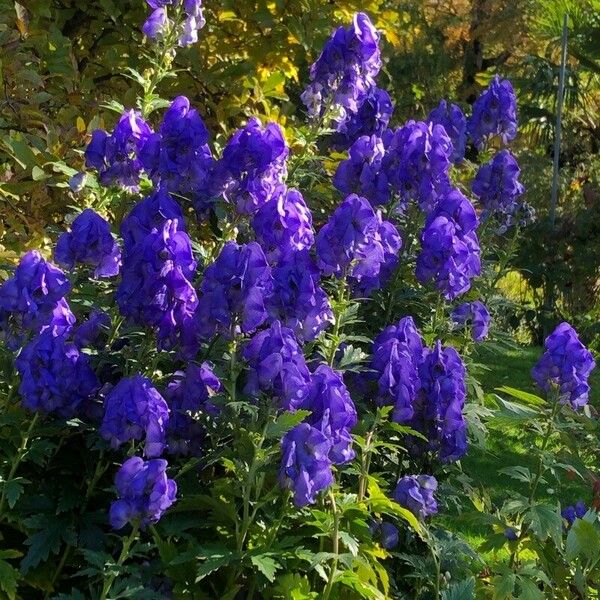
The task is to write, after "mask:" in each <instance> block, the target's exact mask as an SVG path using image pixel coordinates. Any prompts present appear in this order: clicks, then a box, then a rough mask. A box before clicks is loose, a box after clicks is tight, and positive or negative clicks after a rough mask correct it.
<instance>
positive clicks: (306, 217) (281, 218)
mask: <svg viewBox="0 0 600 600" xmlns="http://www.w3.org/2000/svg"><path fill="white" fill-rule="evenodd" d="M252 228H253V229H254V232H255V234H256V240H257V242H258V243H259V244H260V245H261V246H262V247H263V250H264V251H265V254H267V256H269V257H278V256H280V255H281V254H285V253H286V251H288V250H304V249H306V248H310V247H311V246H312V245H313V243H314V241H315V238H314V230H313V226H312V214H311V212H310V210H309V209H308V207H307V206H306V202H304V198H303V197H302V194H301V193H300V192H299V191H298V190H295V189H288V188H286V187H285V186H284V185H279V186H278V187H277V189H276V191H275V192H274V194H273V196H272V197H271V199H270V200H267V202H265V203H264V204H263V205H262V206H261V207H260V208H259V209H258V212H257V213H256V214H255V215H254V218H253V219H252Z"/></svg>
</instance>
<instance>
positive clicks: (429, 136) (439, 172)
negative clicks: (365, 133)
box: [383, 121, 453, 211]
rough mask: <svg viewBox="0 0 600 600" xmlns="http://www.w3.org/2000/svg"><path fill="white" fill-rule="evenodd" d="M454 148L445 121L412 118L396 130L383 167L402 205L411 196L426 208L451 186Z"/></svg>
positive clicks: (406, 202)
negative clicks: (445, 127) (437, 121)
mask: <svg viewBox="0 0 600 600" xmlns="http://www.w3.org/2000/svg"><path fill="white" fill-rule="evenodd" d="M452 152H453V146H452V142H451V141H450V138H449V137H448V134H447V133H446V130H445V129H444V127H443V126H442V125H438V124H434V123H425V122H423V121H408V122H407V123H406V124H405V125H404V126H402V127H400V128H399V129H397V130H396V131H395V132H394V134H393V136H392V137H391V139H390V141H389V142H388V148H387V152H386V156H385V160H384V163H383V168H384V169H385V171H386V173H387V177H388V179H389V181H390V184H391V185H392V188H393V189H394V190H395V191H396V192H397V193H398V194H399V196H400V200H401V201H402V204H401V207H402V208H404V207H406V205H407V204H408V202H409V201H410V200H417V201H418V202H419V205H420V207H421V208H422V209H423V210H425V211H430V210H432V209H433V208H434V207H435V205H436V203H437V200H438V197H439V196H440V194H442V193H443V192H445V191H446V190H447V188H448V187H449V186H450V179H449V176H448V169H449V168H450V158H451V156H452Z"/></svg>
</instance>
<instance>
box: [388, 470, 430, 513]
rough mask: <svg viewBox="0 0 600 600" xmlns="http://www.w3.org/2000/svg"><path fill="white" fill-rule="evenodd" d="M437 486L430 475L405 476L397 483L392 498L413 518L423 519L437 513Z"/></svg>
mask: <svg viewBox="0 0 600 600" xmlns="http://www.w3.org/2000/svg"><path fill="white" fill-rule="evenodd" d="M437 486H438V484H437V480H436V478H435V477H432V476H431V475H406V476H405V477H402V479H400V480H399V481H398V483H397V485H396V488H395V489H394V493H393V497H394V500H395V501H396V502H397V503H398V504H400V506H403V507H404V508H406V509H408V510H410V512H411V513H413V514H414V515H415V517H419V518H420V519H425V518H426V517H430V516H431V515H435V514H436V513H437V510H438V507H437V502H436V500H435V492H436V490H437Z"/></svg>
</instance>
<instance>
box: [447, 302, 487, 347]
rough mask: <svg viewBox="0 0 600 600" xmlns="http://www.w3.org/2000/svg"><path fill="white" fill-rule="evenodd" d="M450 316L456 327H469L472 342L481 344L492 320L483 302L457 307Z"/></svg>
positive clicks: (467, 303)
mask: <svg viewBox="0 0 600 600" xmlns="http://www.w3.org/2000/svg"><path fill="white" fill-rule="evenodd" d="M451 316H452V320H453V321H454V323H456V324H457V325H459V326H463V327H464V326H465V325H468V326H470V327H471V335H472V337H473V341H475V342H481V341H483V340H484V339H485V338H486V337H487V335H488V331H489V329H490V322H491V320H492V318H491V316H490V313H489V311H488V309H487V307H486V305H485V304H484V303H483V302H480V301H479V300H476V301H475V302H465V303H464V304H461V305H460V306H457V307H456V308H455V309H454V310H453V311H452V315H451Z"/></svg>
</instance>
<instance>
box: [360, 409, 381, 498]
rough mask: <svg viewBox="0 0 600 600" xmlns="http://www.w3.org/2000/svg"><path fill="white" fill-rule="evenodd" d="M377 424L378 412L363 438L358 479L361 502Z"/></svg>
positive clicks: (365, 486)
mask: <svg viewBox="0 0 600 600" xmlns="http://www.w3.org/2000/svg"><path fill="white" fill-rule="evenodd" d="M378 425H379V412H377V414H376V415H375V421H374V423H373V427H372V428H371V430H370V431H369V433H368V434H367V437H366V438H365V448H364V451H363V453H362V457H361V473H360V479H359V481H358V501H359V502H361V501H362V500H363V498H364V497H365V493H366V491H367V481H368V478H369V470H370V468H371V457H372V455H373V448H372V443H373V438H374V437H375V434H376V433H377V426H378Z"/></svg>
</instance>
